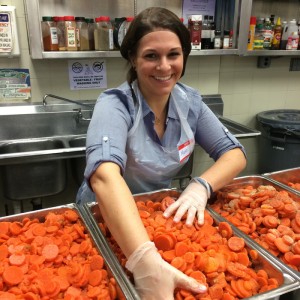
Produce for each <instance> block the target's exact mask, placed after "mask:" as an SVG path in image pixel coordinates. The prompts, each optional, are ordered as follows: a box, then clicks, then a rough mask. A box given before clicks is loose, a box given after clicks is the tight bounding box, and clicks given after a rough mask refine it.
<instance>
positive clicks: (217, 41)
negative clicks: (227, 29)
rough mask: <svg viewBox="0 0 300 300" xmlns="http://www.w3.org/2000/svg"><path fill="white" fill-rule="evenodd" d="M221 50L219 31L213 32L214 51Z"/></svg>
mask: <svg viewBox="0 0 300 300" xmlns="http://www.w3.org/2000/svg"><path fill="white" fill-rule="evenodd" d="M221 48H222V40H221V30H215V37H214V49H221Z"/></svg>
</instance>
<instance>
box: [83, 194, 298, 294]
mask: <svg viewBox="0 0 300 300" xmlns="http://www.w3.org/2000/svg"><path fill="white" fill-rule="evenodd" d="M179 195H180V191H178V190H176V189H170V190H158V191H154V192H151V193H143V194H137V195H134V198H135V200H136V201H148V200H151V201H153V202H156V201H161V200H162V199H163V198H164V197H166V196H171V197H175V198H177V197H178V196H179ZM84 207H85V210H86V213H87V215H88V217H89V219H90V220H91V221H92V222H94V230H97V231H98V233H97V235H99V236H101V239H103V243H106V246H105V247H106V249H107V251H108V252H110V255H111V256H112V257H113V258H114V261H115V263H116V265H117V267H120V263H119V262H118V260H117V258H116V255H115V254H114V252H113V250H112V249H111V247H110V245H109V243H108V241H107V240H106V238H105V237H104V236H103V234H102V232H101V230H100V229H99V226H98V224H99V223H101V222H103V218H102V216H101V212H100V210H99V207H98V205H97V204H96V203H90V204H85V206H84ZM209 212H211V211H210V210H209ZM211 215H212V217H213V218H214V220H215V224H216V225H217V224H218V223H219V216H218V215H216V214H215V212H213V211H212V212H211ZM234 234H235V235H237V236H240V237H243V238H244V236H243V235H241V233H240V232H239V231H237V230H235V229H234ZM245 242H246V245H247V247H249V248H251V249H256V250H257V251H258V253H259V260H258V262H256V263H257V267H258V266H259V267H260V268H263V269H265V270H266V271H267V272H268V274H269V275H271V276H272V277H275V278H276V279H277V280H278V282H279V284H280V286H279V287H278V288H276V289H274V290H271V291H268V292H265V293H261V294H257V295H255V296H253V297H250V298H248V299H253V300H254V299H259V300H264V299H274V300H275V299H278V297H279V296H280V295H282V294H284V293H287V292H290V291H293V290H296V289H298V288H299V285H300V283H299V278H298V277H297V276H296V275H295V274H294V273H293V272H290V270H289V269H287V270H286V269H285V268H282V265H281V264H279V263H278V260H276V259H274V257H271V256H268V255H265V253H264V252H263V251H261V249H260V248H257V247H256V244H253V243H252V241H251V240H250V241H249V240H248V239H245Z"/></svg>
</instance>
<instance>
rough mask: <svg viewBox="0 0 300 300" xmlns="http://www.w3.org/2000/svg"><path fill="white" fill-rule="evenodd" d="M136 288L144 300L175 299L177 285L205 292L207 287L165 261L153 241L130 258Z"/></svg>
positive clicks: (139, 248) (129, 265) (128, 265)
mask: <svg viewBox="0 0 300 300" xmlns="http://www.w3.org/2000/svg"><path fill="white" fill-rule="evenodd" d="M126 268H127V269H128V270H129V271H131V272H132V273H133V277H134V283H135V287H136V290H137V292H138V294H139V296H140V297H141V299H143V300H173V299H174V290H175V288H176V287H179V288H184V289H186V290H190V291H192V292H195V293H205V292H206V290H207V289H206V287H205V285H203V284H200V283H199V282H198V281H196V280H195V279H193V278H191V277H188V276H187V275H185V274H183V273H182V272H180V271H179V270H177V269H176V268H174V267H173V266H171V265H170V264H169V263H167V262H166V261H164V260H163V259H162V258H161V256H160V254H159V253H158V251H157V249H156V247H155V245H154V243H153V242H146V243H144V244H142V245H141V246H140V247H138V249H136V250H135V251H134V252H133V253H132V254H131V255H130V256H129V258H128V261H127V263H126Z"/></svg>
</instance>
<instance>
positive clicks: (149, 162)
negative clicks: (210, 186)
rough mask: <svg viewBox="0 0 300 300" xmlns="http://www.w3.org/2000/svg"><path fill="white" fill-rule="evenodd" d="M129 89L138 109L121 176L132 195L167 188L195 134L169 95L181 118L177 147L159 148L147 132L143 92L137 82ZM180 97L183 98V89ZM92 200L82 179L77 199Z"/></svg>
mask: <svg viewBox="0 0 300 300" xmlns="http://www.w3.org/2000/svg"><path fill="white" fill-rule="evenodd" d="M177 88H178V87H177ZM132 90H133V97H134V99H135V101H136V102H137V103H136V105H137V107H138V111H137V115H136V119H135V122H134V124H133V127H132V128H131V129H130V131H129V133H128V139H127V144H126V154H127V163H126V168H125V172H124V179H125V181H126V183H127V185H128V187H129V188H130V190H131V192H132V193H133V194H137V193H144V192H150V191H153V190H158V189H162V188H169V187H170V185H171V181H172V178H174V177H175V176H176V175H177V173H178V172H179V170H180V169H181V168H182V167H183V166H184V165H185V164H186V163H187V161H188V159H189V157H190V155H191V154H192V152H193V150H194V147H195V139H194V134H193V132H192V130H191V128H190V126H189V124H188V122H187V120H186V118H187V114H188V110H187V111H186V112H182V111H181V110H180V109H179V106H178V104H177V102H176V99H175V98H172V101H174V103H175V108H176V110H177V113H178V116H179V119H180V124H181V136H180V140H179V141H178V143H177V147H172V148H167V147H162V146H161V145H159V144H157V143H155V142H154V141H153V140H152V139H151V138H150V137H149V136H148V134H147V130H146V127H145V124H144V120H143V113H142V103H141V99H142V95H141V94H140V91H139V89H138V87H137V82H136V81H135V82H134V83H133V84H132ZM179 92H180V91H179ZM171 97H172V95H171ZM182 97H183V99H184V98H185V97H186V95H185V93H184V92H182ZM92 201H96V198H95V194H94V193H93V191H92V190H91V189H90V187H89V186H88V184H87V182H86V180H84V181H83V183H82V185H81V187H80V188H79V190H78V193H77V196H76V202H77V203H78V204H83V203H85V202H92Z"/></svg>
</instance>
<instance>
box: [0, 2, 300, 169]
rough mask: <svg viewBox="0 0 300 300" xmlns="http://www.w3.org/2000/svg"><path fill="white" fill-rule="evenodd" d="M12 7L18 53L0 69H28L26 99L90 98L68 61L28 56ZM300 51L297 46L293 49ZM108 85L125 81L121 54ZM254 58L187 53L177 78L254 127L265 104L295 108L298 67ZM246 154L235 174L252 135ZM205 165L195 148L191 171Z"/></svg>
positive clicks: (21, 20)
mask: <svg viewBox="0 0 300 300" xmlns="http://www.w3.org/2000/svg"><path fill="white" fill-rule="evenodd" d="M1 4H6V5H13V6H16V8H17V9H16V13H17V19H18V29H19V36H20V45H21V56H20V57H19V58H0V68H28V69H29V70H30V77H31V85H32V99H31V102H40V101H41V100H42V97H43V95H44V94H46V93H53V94H58V95H60V96H62V97H67V98H72V99H96V98H97V97H98V95H99V93H101V90H89V91H86V90H85V91H71V90H70V89H69V78H68V60H66V59H61V60H31V58H30V55H29V47H28V41H27V32H26V23H25V15H24V6H23V1H22V0H0V5H1ZM299 52H300V51H299ZM106 61H107V71H108V75H107V76H108V87H114V86H116V85H119V84H120V83H122V82H123V81H124V80H125V75H126V65H125V62H124V60H123V59H121V58H108V59H107V60H106ZM256 63H257V58H256V57H239V56H198V57H197V56H191V57H190V58H189V61H188V64H187V69H186V74H185V76H184V78H183V80H182V81H183V82H184V83H187V84H189V85H191V86H193V87H195V88H198V89H199V90H200V92H201V93H202V94H221V95H222V98H223V101H224V116H226V117H229V118H231V119H232V120H234V121H237V122H240V123H242V124H244V125H247V126H250V127H253V128H254V127H255V126H256V122H255V116H256V114H257V113H258V112H261V111H263V110H271V109H281V108H282V109H285V108H290V109H300V84H299V83H300V72H289V64H290V58H289V57H278V58H277V57H276V58H272V61H271V66H270V68H267V69H258V68H257V67H256ZM241 142H242V143H243V145H244V146H245V147H246V150H247V154H248V159H249V160H248V166H247V169H246V170H245V171H244V172H243V173H242V174H241V175H246V174H247V175H248V174H255V173H256V172H257V161H258V159H259V158H258V157H257V150H256V143H257V139H255V138H251V139H241ZM209 164H211V160H210V159H209V158H207V155H206V154H205V153H203V151H201V150H200V149H199V148H197V149H196V157H195V166H194V173H195V174H197V173H200V172H201V170H203V169H204V168H206V167H207V166H208V165H209Z"/></svg>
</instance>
